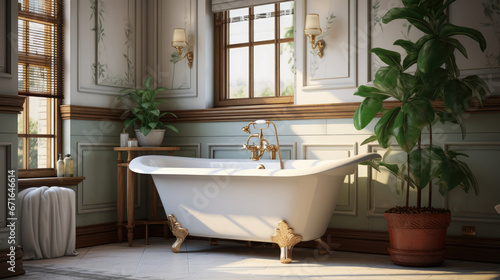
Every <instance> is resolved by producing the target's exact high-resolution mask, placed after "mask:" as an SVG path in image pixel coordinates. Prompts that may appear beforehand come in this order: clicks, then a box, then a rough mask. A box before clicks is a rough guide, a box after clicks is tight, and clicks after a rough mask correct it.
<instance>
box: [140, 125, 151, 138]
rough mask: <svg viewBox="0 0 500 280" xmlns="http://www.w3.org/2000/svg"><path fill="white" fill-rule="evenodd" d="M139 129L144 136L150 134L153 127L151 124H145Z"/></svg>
mask: <svg viewBox="0 0 500 280" xmlns="http://www.w3.org/2000/svg"><path fill="white" fill-rule="evenodd" d="M139 131H140V132H141V133H142V134H144V136H146V135H148V134H149V132H151V128H150V127H149V126H146V125H144V126H141V127H139Z"/></svg>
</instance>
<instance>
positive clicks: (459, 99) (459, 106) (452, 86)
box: [444, 79, 472, 113]
mask: <svg viewBox="0 0 500 280" xmlns="http://www.w3.org/2000/svg"><path fill="white" fill-rule="evenodd" d="M471 96H472V90H471V89H470V88H469V87H467V85H465V84H464V83H463V82H462V81H460V80H458V79H454V80H451V81H449V82H448V84H446V86H445V89H444V104H445V106H446V108H447V109H448V110H449V111H454V112H456V113H463V112H465V110H467V107H469V101H470V99H471Z"/></svg>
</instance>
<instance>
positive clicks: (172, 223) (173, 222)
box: [168, 214, 189, 253]
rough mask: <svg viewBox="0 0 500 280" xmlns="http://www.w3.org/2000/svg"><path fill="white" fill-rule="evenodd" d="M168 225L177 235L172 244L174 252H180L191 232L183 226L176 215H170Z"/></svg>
mask: <svg viewBox="0 0 500 280" xmlns="http://www.w3.org/2000/svg"><path fill="white" fill-rule="evenodd" d="M168 226H169V227H170V230H171V231H172V233H173V234H174V235H175V237H177V240H175V242H174V244H172V252H174V253H179V252H180V251H181V245H182V242H184V239H185V238H186V236H187V235H188V234H189V231H188V230H187V229H185V228H183V227H182V226H181V223H179V222H178V221H177V219H176V218H175V216H174V215H172V214H170V215H168Z"/></svg>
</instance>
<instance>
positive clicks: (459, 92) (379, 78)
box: [353, 0, 489, 207]
mask: <svg viewBox="0 0 500 280" xmlns="http://www.w3.org/2000/svg"><path fill="white" fill-rule="evenodd" d="M453 2H455V0H446V1H445V0H428V1H421V0H402V3H403V7H397V8H392V9H391V10H389V11H388V12H387V13H386V14H385V15H384V16H383V17H382V21H383V23H386V24H387V23H389V22H391V21H393V20H396V19H404V20H406V21H408V22H409V23H410V24H411V26H414V27H415V28H417V29H418V30H420V31H422V32H423V35H422V36H421V37H420V38H419V39H418V40H416V41H415V42H412V41H410V40H407V39H406V38H405V39H399V40H396V41H395V42H394V45H396V46H399V47H401V48H402V49H403V50H404V51H405V53H406V55H405V56H404V57H401V54H400V53H398V52H394V51H391V50H386V49H382V48H374V49H372V50H371V52H373V53H374V54H375V55H377V56H378V57H379V58H380V60H381V61H382V62H383V63H385V64H386V66H383V67H381V68H379V69H378V71H377V72H376V73H375V79H374V81H373V85H374V86H373V87H368V86H360V87H359V88H358V91H357V92H356V93H355V95H358V96H361V97H364V100H363V101H362V102H361V104H360V105H359V107H358V109H357V110H356V112H355V114H354V120H353V123H354V126H355V128H356V129H358V130H360V129H363V128H364V127H366V126H367V125H368V124H369V123H371V122H372V121H373V119H374V118H375V116H377V115H378V114H382V116H381V118H380V119H379V121H378V122H377V124H376V125H375V130H374V132H375V134H374V135H373V136H371V137H369V138H368V139H366V140H365V141H364V142H363V144H366V143H370V142H373V141H378V143H379V145H380V146H381V147H383V148H388V147H389V146H390V145H391V144H393V143H394V142H396V143H397V144H398V146H399V147H400V148H401V149H402V150H403V151H405V152H406V153H407V154H408V155H409V161H407V162H406V163H404V164H402V165H399V166H398V165H397V164H394V163H388V162H386V161H385V159H382V160H381V161H371V162H367V163H365V164H367V165H370V166H372V167H374V168H375V169H376V170H379V169H380V166H383V167H385V168H387V170H389V172H391V173H392V174H393V175H395V176H397V177H398V178H399V179H401V181H402V182H404V181H405V180H406V181H407V185H408V187H414V188H417V190H418V191H420V190H422V189H424V188H425V187H426V186H428V184H429V182H431V181H432V180H437V183H438V185H439V191H440V192H441V194H445V193H447V192H449V191H450V190H452V189H454V188H456V187H460V188H461V189H463V190H464V191H466V192H468V191H469V190H470V189H473V190H474V191H475V192H476V194H477V192H478V189H477V181H476V179H475V177H474V175H473V174H472V172H471V170H470V168H469V167H468V166H467V164H466V163H465V162H463V161H460V160H458V159H457V157H458V156H466V155H464V154H459V153H456V152H453V151H443V150H442V149H441V148H439V147H437V146H433V145H432V143H431V145H430V146H429V147H427V148H421V147H420V138H421V135H422V130H423V129H424V128H426V127H428V128H431V127H432V125H433V124H435V123H436V122H437V121H440V122H441V123H448V122H449V123H454V124H459V125H460V127H461V129H462V137H465V126H464V125H463V122H462V120H461V119H462V118H461V115H462V114H463V113H464V112H465V111H466V110H467V108H468V106H469V102H470V100H471V99H473V98H475V99H477V100H479V102H480V104H481V105H482V104H483V101H484V98H485V96H486V95H487V94H488V93H489V88H488V86H487V84H486V83H485V82H484V80H483V79H482V78H481V77H479V76H475V75H474V76H468V77H465V78H461V77H460V70H459V68H458V66H457V64H456V59H455V53H458V52H460V54H461V55H463V56H464V57H466V58H467V56H468V54H467V50H466V49H465V47H464V45H463V44H462V43H461V42H460V41H459V40H458V39H457V38H455V37H458V38H460V37H464V36H465V37H469V38H470V39H472V40H474V41H476V42H477V43H478V46H479V49H480V50H481V51H484V50H485V49H486V41H485V39H484V37H483V35H482V34H481V33H480V32H479V31H477V30H475V29H471V28H467V27H461V26H456V25H453V24H450V23H448V21H447V17H446V14H445V11H446V8H447V7H448V6H449V5H451V4H452V3H453ZM455 50H458V52H455ZM415 64H416V66H417V67H416V71H415V72H406V71H407V70H408V69H409V68H410V67H411V66H412V65H415ZM389 97H392V98H393V99H395V100H398V101H400V105H399V106H396V107H395V108H392V109H391V110H387V109H384V108H383V102H384V100H386V99H387V98H389ZM433 101H441V102H443V103H444V107H445V108H444V110H437V109H434V108H433V107H432V102H433ZM417 144H418V146H417ZM416 147H418V148H416ZM408 165H409V169H410V175H408V174H407V173H408V171H407V170H408ZM407 206H408V205H407ZM417 207H420V205H417Z"/></svg>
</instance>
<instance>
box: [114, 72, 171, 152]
mask: <svg viewBox="0 0 500 280" xmlns="http://www.w3.org/2000/svg"><path fill="white" fill-rule="evenodd" d="M152 79H153V78H152V77H149V78H147V79H146V81H145V82H144V89H124V90H121V92H124V93H125V94H124V95H122V96H120V97H118V99H119V100H120V99H122V98H127V99H129V100H131V101H132V102H133V103H135V106H134V107H133V108H131V109H129V110H126V111H125V112H123V114H122V116H123V115H127V114H128V113H132V115H133V117H131V118H129V119H127V120H125V124H124V125H125V128H127V127H129V126H130V125H131V124H133V123H136V122H137V123H138V124H139V129H136V130H135V134H136V136H137V141H139V145H140V146H141V147H159V146H160V145H161V143H162V141H163V137H164V135H165V129H166V128H169V129H171V130H173V131H175V132H179V131H178V130H177V128H176V127H175V126H173V125H171V124H165V123H163V122H162V121H161V118H162V117H163V116H165V115H172V116H173V117H177V116H176V115H175V114H174V113H171V112H163V113H162V112H160V109H158V106H159V105H160V104H161V103H163V101H164V100H163V99H159V98H157V95H158V93H160V92H161V91H164V90H166V88H164V87H157V88H152V87H151V80H152Z"/></svg>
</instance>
